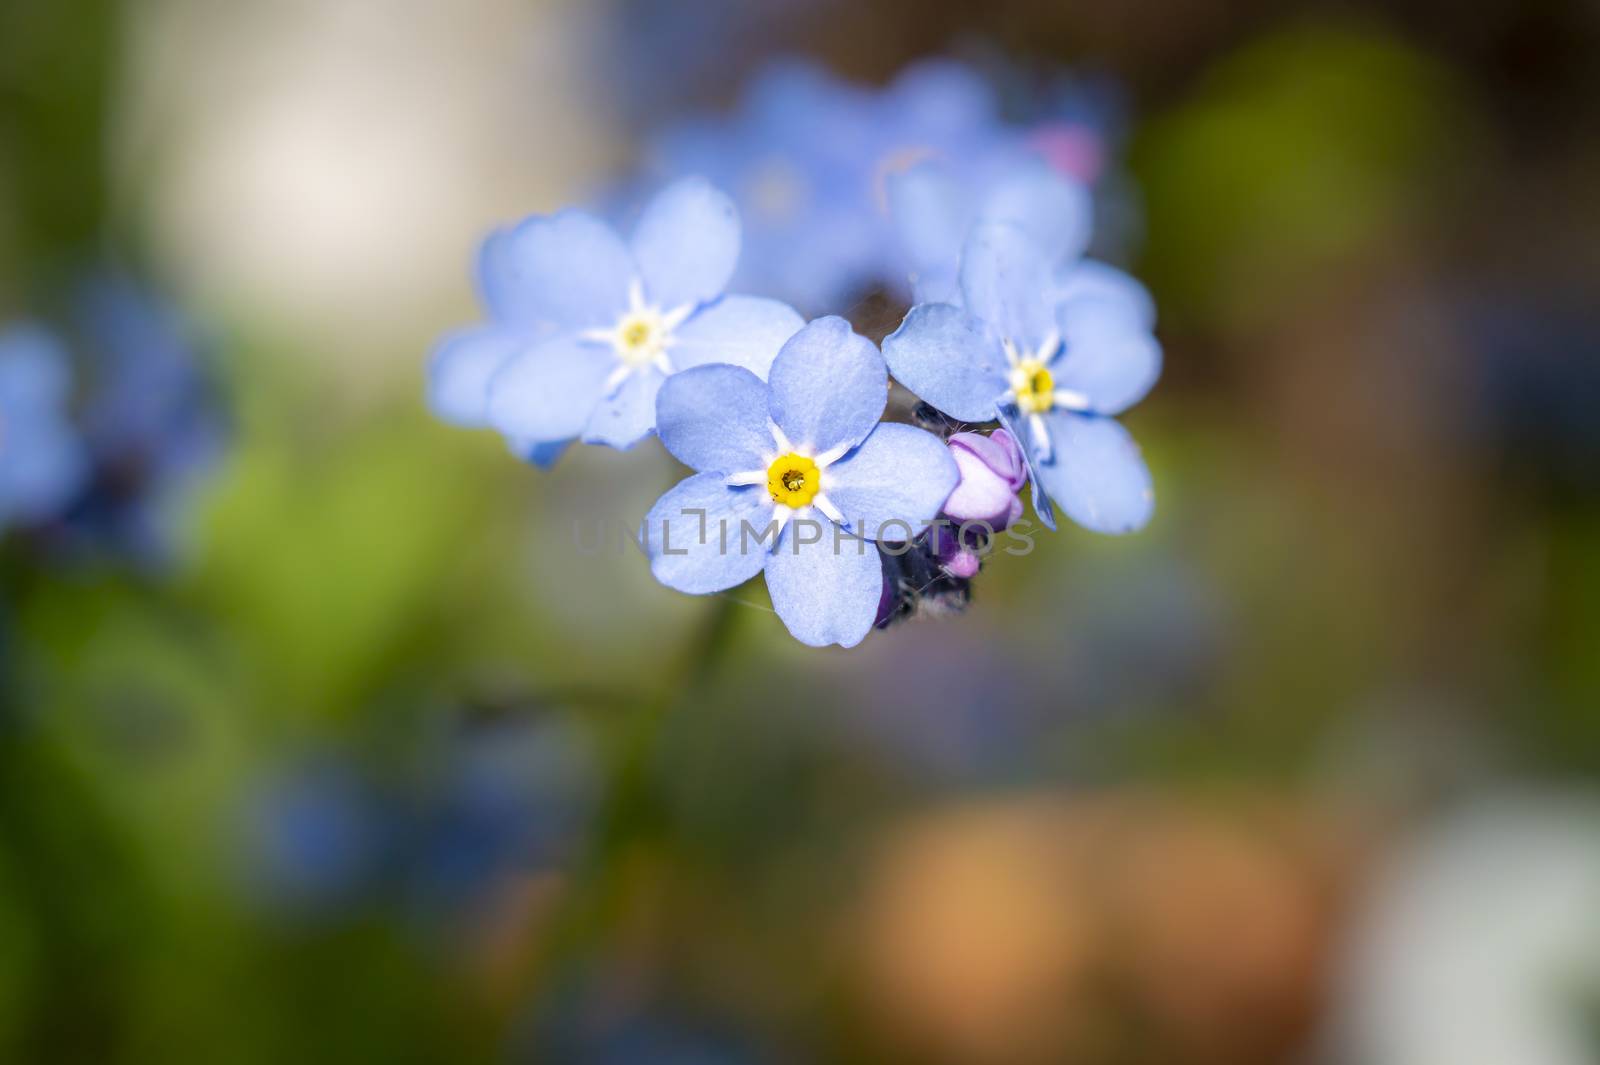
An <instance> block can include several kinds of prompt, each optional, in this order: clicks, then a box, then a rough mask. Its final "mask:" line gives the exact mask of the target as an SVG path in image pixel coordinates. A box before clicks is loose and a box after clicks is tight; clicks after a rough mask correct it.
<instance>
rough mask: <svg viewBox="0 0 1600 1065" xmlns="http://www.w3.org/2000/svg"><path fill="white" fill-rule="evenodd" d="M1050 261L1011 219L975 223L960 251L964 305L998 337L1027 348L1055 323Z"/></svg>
mask: <svg viewBox="0 0 1600 1065" xmlns="http://www.w3.org/2000/svg"><path fill="white" fill-rule="evenodd" d="M1052 289H1053V284H1052V279H1051V276H1050V268H1049V264H1048V262H1047V261H1046V259H1045V257H1044V255H1043V254H1042V253H1041V252H1040V251H1039V248H1038V246H1037V245H1035V244H1034V242H1033V240H1032V238H1031V237H1029V236H1028V234H1027V232H1026V231H1024V230H1022V229H1019V228H1018V227H1016V226H1013V225H1001V224H984V225H979V226H977V227H975V228H974V229H973V231H972V234H971V235H970V236H969V237H968V238H967V243H966V247H965V249H964V250H963V251H962V253H961V292H962V295H963V297H964V302H965V304H966V308H967V310H969V311H971V312H972V314H974V315H975V316H976V317H978V318H981V319H983V320H984V321H986V322H988V323H989V326H990V328H991V329H993V330H994V331H995V332H996V333H997V334H999V336H1000V337H1002V338H1004V339H1008V340H1011V341H1012V342H1013V343H1015V344H1016V345H1017V346H1018V348H1020V349H1023V350H1025V351H1031V350H1033V349H1035V348H1037V347H1038V345H1039V343H1040V342H1041V341H1042V340H1044V338H1045V337H1046V335H1048V334H1049V333H1050V331H1051V330H1052V329H1054V327H1055V323H1054V322H1053V321H1052V320H1051V317H1052V316H1051V311H1052V310H1053V308H1052V307H1051V305H1050V296H1051V294H1052Z"/></svg>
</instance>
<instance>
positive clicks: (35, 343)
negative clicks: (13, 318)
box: [0, 324, 72, 417]
mask: <svg viewBox="0 0 1600 1065" xmlns="http://www.w3.org/2000/svg"><path fill="white" fill-rule="evenodd" d="M71 377H72V371H71V369H70V366H69V363H68V360H67V350H66V348H64V347H63V346H62V344H61V341H60V340H58V339H56V336H55V334H53V333H50V332H49V331H47V330H45V329H43V328H41V327H39V326H35V325H28V324H25V325H15V326H12V327H10V328H9V329H7V330H6V331H5V332H4V333H0V410H4V411H5V412H7V413H8V414H10V415H11V416H12V417H16V416H17V414H18V413H19V412H26V411H29V410H33V409H39V408H44V407H57V406H59V405H60V404H61V403H62V401H63V400H64V399H65V398H66V395H67V391H68V388H69V387H70V384H71Z"/></svg>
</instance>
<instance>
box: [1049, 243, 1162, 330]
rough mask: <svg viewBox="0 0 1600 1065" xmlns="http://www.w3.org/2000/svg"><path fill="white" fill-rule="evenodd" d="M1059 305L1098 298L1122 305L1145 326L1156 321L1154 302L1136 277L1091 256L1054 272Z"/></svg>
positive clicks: (1151, 326)
mask: <svg viewBox="0 0 1600 1065" xmlns="http://www.w3.org/2000/svg"><path fill="white" fill-rule="evenodd" d="M1055 298H1056V300H1057V302H1058V303H1060V304H1062V305H1066V304H1070V303H1073V302H1075V301H1077V300H1080V299H1091V298H1092V299H1098V300H1105V301H1109V302H1112V303H1117V304H1120V305H1122V306H1123V307H1125V308H1126V309H1127V311H1128V313H1129V314H1131V315H1132V316H1133V317H1134V319H1135V320H1136V321H1138V322H1139V324H1141V325H1142V326H1144V328H1146V329H1154V328H1155V325H1156V303H1155V300H1153V299H1151V298H1150V292H1149V290H1148V289H1146V288H1145V287H1144V286H1143V285H1141V284H1140V283H1139V282H1138V281H1137V280H1136V279H1134V278H1133V277H1131V276H1129V275H1128V274H1125V273H1123V272H1122V271H1121V270H1118V269H1117V268H1116V267H1114V266H1108V265H1106V264H1105V263H1102V262H1098V261H1096V260H1094V259H1083V260H1081V261H1079V262H1076V263H1073V264H1071V265H1070V266H1067V267H1066V268H1064V269H1062V270H1061V271H1060V272H1059V273H1058V274H1057V275H1056V295H1055Z"/></svg>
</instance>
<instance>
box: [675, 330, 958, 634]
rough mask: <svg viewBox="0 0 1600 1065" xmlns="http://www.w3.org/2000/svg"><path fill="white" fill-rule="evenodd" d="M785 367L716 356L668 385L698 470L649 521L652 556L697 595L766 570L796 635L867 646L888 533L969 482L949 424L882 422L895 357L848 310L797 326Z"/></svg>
mask: <svg viewBox="0 0 1600 1065" xmlns="http://www.w3.org/2000/svg"><path fill="white" fill-rule="evenodd" d="M769 380H770V383H763V382H762V381H761V380H760V379H759V378H758V377H756V375H755V374H753V373H751V372H750V371H749V370H746V369H743V368H741V367H735V366H704V367H700V368H698V369H694V370H689V371H686V372H684V373H682V374H679V375H677V376H675V377H674V378H672V379H671V380H670V381H668V382H667V384H666V386H665V387H663V388H662V390H661V396H660V400H659V407H658V416H659V420H660V431H661V441H662V443H663V444H665V445H666V447H667V450H668V451H670V452H672V454H673V455H674V456H676V457H677V458H678V459H679V460H680V461H682V462H683V463H685V464H686V465H688V466H690V467H692V468H694V469H695V470H696V471H698V472H697V473H696V474H695V475H694V476H692V477H689V478H687V479H686V480H684V481H682V482H680V483H679V484H678V485H677V487H675V488H673V489H672V490H671V491H669V492H667V494H666V495H664V496H662V497H661V499H660V500H659V501H658V502H657V503H656V505H655V507H654V508H652V509H651V511H650V514H649V516H648V517H647V518H646V519H645V528H644V532H643V535H644V537H645V538H646V544H647V548H648V550H649V554H650V568H651V570H652V572H653V573H654V574H655V576H656V578H657V579H658V580H660V581H661V582H662V583H663V584H665V585H667V586H668V587H670V588H675V589H677V590H678V591H681V592H688V593H690V594H696V595H704V594H709V593H712V592H720V591H723V590H725V589H728V588H732V587H734V586H735V585H738V584H741V583H743V582H744V581H747V580H749V579H750V578H751V577H754V576H755V575H756V574H757V573H762V572H765V574H766V579H767V590H768V592H769V593H770V594H771V596H772V605H773V608H774V609H775V610H776V611H777V613H778V616H779V617H780V618H782V619H783V622H784V624H785V625H786V626H788V629H789V631H790V632H791V633H792V634H794V636H795V638H796V639H798V640H800V641H801V642H802V643H806V644H810V645H812V646H814V647H822V646H826V645H827V644H830V643H837V644H840V645H842V646H845V647H852V646H854V645H855V644H857V643H859V642H860V641H861V640H862V638H863V637H865V636H866V634H867V632H868V631H869V630H870V629H871V628H872V625H873V622H874V620H875V618H876V616H877V612H878V602H879V598H880V595H881V593H882V590H883V569H882V564H881V563H880V562H879V556H878V550H877V548H876V547H875V546H874V544H873V543H872V541H888V542H905V541H909V540H911V539H913V538H914V537H915V536H916V535H917V534H918V533H920V532H921V531H922V529H923V528H925V527H926V526H927V524H928V523H929V522H930V521H932V520H933V518H934V517H935V516H936V515H937V514H938V513H939V508H940V507H941V506H943V504H944V501H945V499H946V498H947V497H948V496H949V495H950V492H951V491H952V490H953V489H954V488H955V486H956V482H957V480H958V476H959V475H958V471H957V468H956V463H955V460H954V459H952V458H951V457H950V453H949V451H948V449H946V448H945V446H944V445H943V443H941V442H940V440H939V439H938V438H937V437H935V436H934V435H933V434H931V433H928V432H925V431H923V430H921V429H917V428H915V427H913V426H909V425H897V424H882V425H880V424H879V423H878V419H879V418H880V417H881V416H882V414H883V410H884V406H885V404H886V403H887V400H888V371H887V368H886V367H885V366H884V362H883V358H882V356H881V355H880V354H879V352H878V349H877V348H876V347H875V346H874V345H873V344H872V342H871V341H869V340H867V339H866V338H864V337H861V336H858V335H857V334H856V333H854V332H853V331H852V330H851V328H850V324H849V323H848V322H846V321H845V320H844V319H842V318H834V317H829V318H821V319H818V320H816V321H814V322H812V323H810V324H809V325H807V326H806V327H805V328H804V329H802V330H801V331H800V332H798V333H797V334H795V336H794V337H793V338H792V339H790V341H789V342H788V343H787V344H785V345H784V346H783V350H782V351H780V352H779V353H778V357H777V359H776V360H775V361H774V362H773V364H772V373H771V376H770V379H769ZM818 516H820V519H819V517H818Z"/></svg>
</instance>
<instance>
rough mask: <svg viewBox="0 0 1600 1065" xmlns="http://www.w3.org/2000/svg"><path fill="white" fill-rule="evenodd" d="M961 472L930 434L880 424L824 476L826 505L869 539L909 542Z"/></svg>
mask: <svg viewBox="0 0 1600 1065" xmlns="http://www.w3.org/2000/svg"><path fill="white" fill-rule="evenodd" d="M960 479H961V471H960V469H959V468H958V467H957V466H956V461H955V459H954V458H952V457H951V456H950V449H949V448H948V447H946V446H945V445H944V443H943V441H941V440H940V439H939V438H938V437H936V436H934V435H933V434H932V433H928V432H924V431H923V430H921V429H917V428H915V427H913V426H910V425H896V424H892V423H891V424H884V425H880V426H878V427H877V428H876V429H874V430H873V431H872V435H871V436H869V437H867V438H866V439H865V440H863V441H862V442H861V446H860V447H858V448H856V449H855V450H854V451H852V452H851V453H850V454H848V455H846V456H845V457H844V458H842V459H840V460H839V461H838V462H836V463H834V464H833V465H832V466H829V467H828V468H827V469H826V470H825V471H823V474H822V481H823V486H824V491H825V492H826V493H827V497H828V500H829V502H831V503H832V504H833V505H834V506H835V507H837V508H839V512H840V513H841V514H843V515H844V518H845V521H847V522H849V524H850V530H851V531H852V532H854V533H857V534H859V535H861V536H865V537H866V538H867V539H869V540H894V541H904V540H909V539H911V538H912V537H913V536H915V535H916V534H917V533H919V532H921V531H922V530H923V528H924V527H925V526H926V525H927V524H928V522H930V521H932V520H933V519H934V518H935V517H937V516H938V514H939V510H940V509H941V508H942V507H943V506H944V502H945V500H947V499H949V498H950V493H951V492H954V491H955V489H956V483H957V482H958V481H959V480H960Z"/></svg>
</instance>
